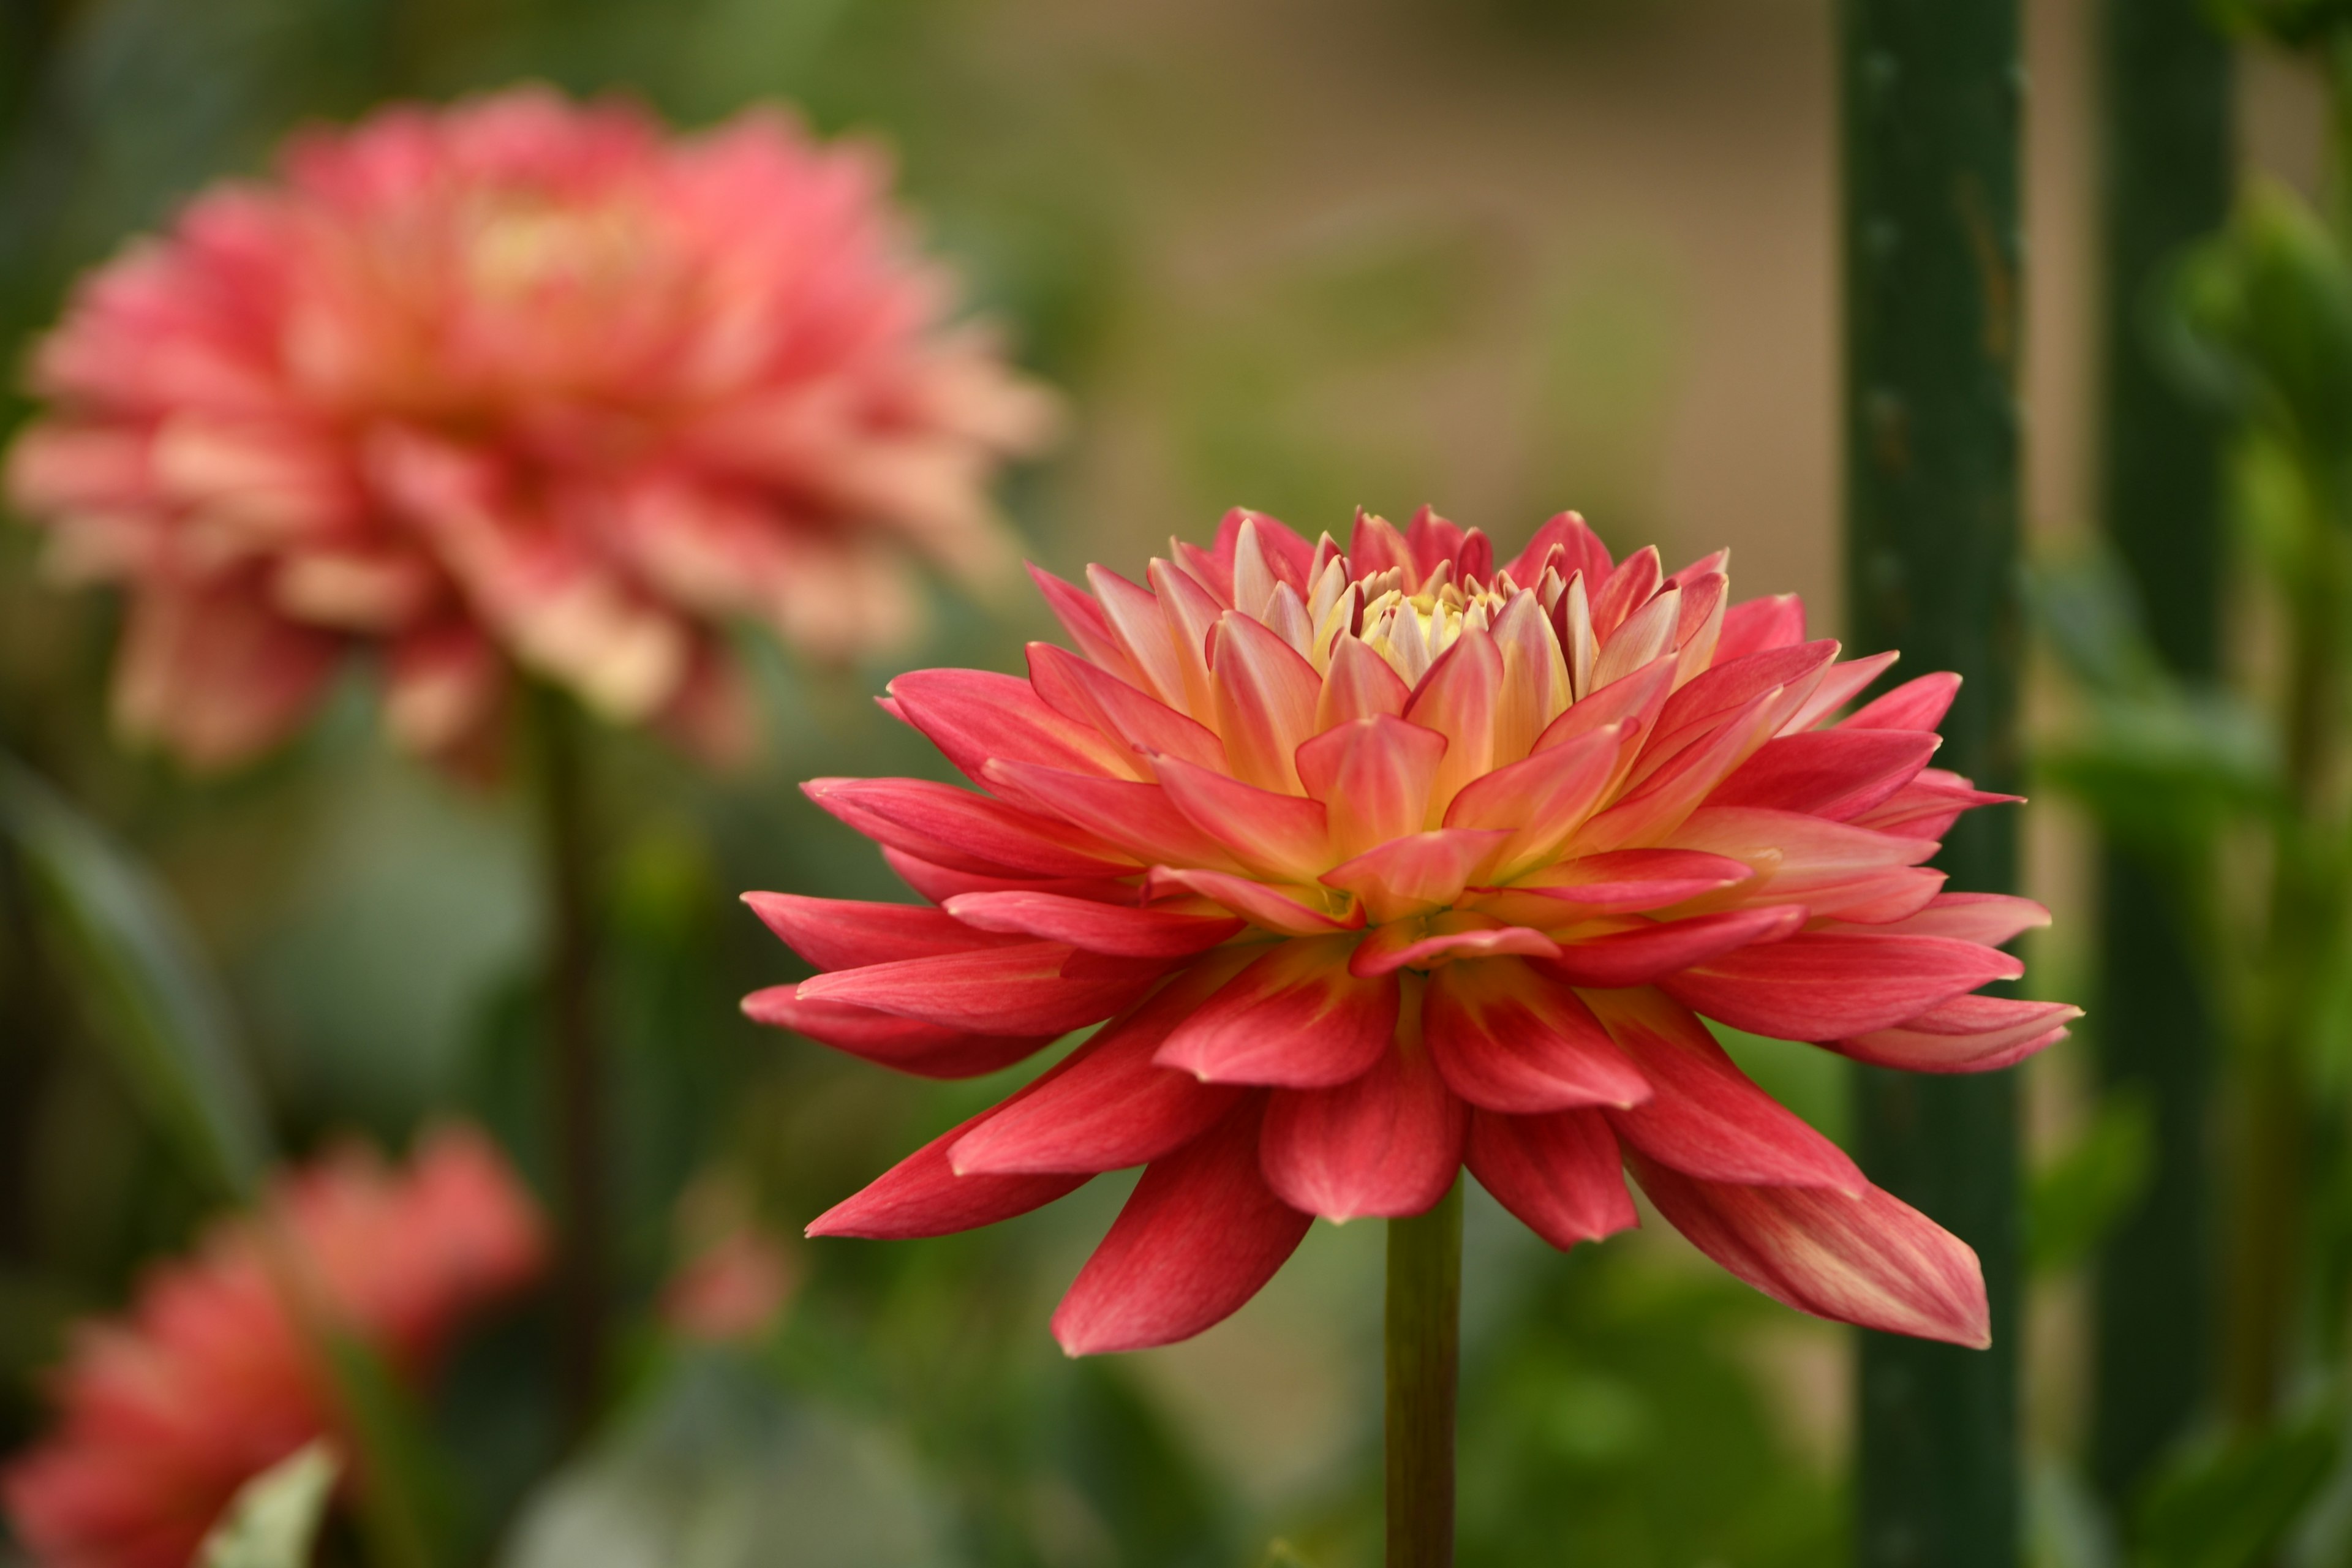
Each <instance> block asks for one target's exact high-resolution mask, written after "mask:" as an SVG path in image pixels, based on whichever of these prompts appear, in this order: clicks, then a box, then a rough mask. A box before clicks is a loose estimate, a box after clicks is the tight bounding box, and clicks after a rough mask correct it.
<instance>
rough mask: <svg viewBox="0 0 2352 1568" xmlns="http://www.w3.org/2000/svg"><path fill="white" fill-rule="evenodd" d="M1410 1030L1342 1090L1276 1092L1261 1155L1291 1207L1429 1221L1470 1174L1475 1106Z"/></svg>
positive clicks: (1341, 1216) (1339, 1216)
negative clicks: (1466, 1155) (1465, 1165)
mask: <svg viewBox="0 0 2352 1568" xmlns="http://www.w3.org/2000/svg"><path fill="white" fill-rule="evenodd" d="M1405 1017H1406V1023H1405V1025H1404V1026H1403V1027H1402V1028H1400V1029H1399V1030H1398V1032H1397V1033H1398V1038H1397V1041H1396V1043H1395V1044H1394V1045H1392V1046H1391V1047H1389V1049H1388V1050H1387V1051H1386V1052H1385V1053H1383V1054H1382V1056H1381V1059H1380V1061H1379V1062H1378V1063H1376V1064H1375V1065H1374V1066H1373V1068H1372V1069H1371V1071H1370V1072H1368V1073H1365V1074H1364V1075H1363V1076H1362V1077H1360V1078H1358V1079H1354V1080H1352V1081H1351V1082H1349V1083H1344V1084H1340V1085H1339V1086H1338V1087H1337V1088H1334V1089H1276V1090H1275V1091H1274V1093H1273V1094H1272V1095H1271V1096H1270V1097H1269V1098H1268V1100H1267V1102H1266V1112H1265V1131H1264V1133H1263V1135H1262V1136H1261V1138H1260V1141H1259V1144H1258V1157H1259V1160H1260V1162H1261V1165H1262V1168H1263V1169H1264V1171H1265V1179H1266V1184H1267V1185H1269V1186H1271V1187H1272V1188H1273V1189H1274V1191H1275V1194H1276V1196H1278V1197H1280V1198H1281V1199H1282V1201H1283V1202H1284V1203H1286V1204H1288V1205H1290V1206H1291V1207H1292V1208H1295V1209H1298V1210H1301V1211H1303V1212H1305V1213H1307V1214H1312V1215H1322V1216H1323V1217H1324V1218H1325V1219H1328V1220H1334V1221H1338V1220H1349V1219H1354V1218H1357V1217H1358V1216H1360V1215H1378V1216H1380V1217H1382V1218H1393V1217H1395V1216H1397V1215H1416V1214H1421V1213H1423V1211H1425V1210H1426V1209H1428V1207H1429V1206H1430V1205H1432V1204H1434V1203H1435V1202H1437V1200H1438V1199H1440V1198H1442V1197H1444V1195H1445V1192H1446V1189H1447V1188H1448V1187H1451V1186H1452V1185H1453V1184H1454V1174H1455V1173H1457V1172H1458V1171H1460V1170H1461V1168H1462V1142H1463V1137H1464V1134H1465V1131H1466V1130H1467V1128H1468V1123H1469V1112H1468V1108H1467V1107H1465V1105H1463V1103H1462V1102H1461V1101H1460V1100H1456V1099H1454V1096H1453V1094H1452V1093H1451V1092H1449V1091H1448V1090H1447V1089H1446V1087H1445V1080H1444V1079H1443V1078H1440V1077H1439V1076H1438V1072H1437V1068H1436V1065H1435V1064H1434V1063H1433V1062H1432V1061H1431V1060H1430V1059H1429V1053H1428V1052H1427V1051H1426V1050H1424V1049H1423V1048H1422V1045H1421V1042H1420V1041H1419V1040H1418V1039H1415V1038H1412V1036H1413V1035H1414V1034H1415V1033H1417V1031H1415V1030H1414V1029H1413V1028H1412V1024H1411V1018H1412V1013H1411V1012H1410V1011H1408V1012H1407V1013H1406V1015H1405Z"/></svg>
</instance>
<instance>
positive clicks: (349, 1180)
mask: <svg viewBox="0 0 2352 1568" xmlns="http://www.w3.org/2000/svg"><path fill="white" fill-rule="evenodd" d="M540 1258H541V1235H540V1221H539V1217H538V1215H537V1213H536V1211H535V1210H534V1209H533V1207H532V1205H531V1204H530V1199H529V1198H528V1197H527V1196H526V1195H525V1194H523V1192H522V1190H521V1189H520V1186H518V1185H517V1184H516V1182H515V1178H514V1176H513V1174H512V1173H510V1172H509V1169H508V1168H507V1166H506V1164H505V1163H504V1161H503V1160H501V1159H500V1157H499V1153H498V1152H497V1151H496V1150H495V1149H494V1148H493V1147H492V1146H491V1145H490V1144H489V1142H488V1141H487V1140H485V1139H484V1138H482V1137H481V1136H480V1135H479V1134H478V1133H476V1132H473V1131H465V1130H457V1129H449V1130H444V1131H439V1132H436V1133H434V1134H431V1135H429V1136H428V1137H427V1138H426V1139H425V1141H424V1142H422V1143H421V1144H420V1145H419V1147H418V1149H417V1151H416V1152H415V1157H414V1160H413V1162H412V1163H411V1167H410V1169H408V1170H407V1171H405V1172H395V1171H392V1170H388V1169H386V1168H385V1167H384V1165H383V1163H382V1162H381V1161H379V1160H377V1159H375V1158H374V1157H373V1156H372V1155H370V1154H368V1153H366V1152H362V1151H360V1150H357V1149H350V1150H345V1151H342V1152H339V1153H336V1154H334V1155H331V1156H330V1157H329V1158H327V1159H326V1160H325V1161H323V1162H321V1163H318V1164H316V1165H313V1166H311V1167H310V1168H309V1169H307V1170H304V1171H301V1172H299V1173H294V1174H291V1175H289V1176H287V1177H285V1178H283V1179H281V1181H280V1182H279V1183H278V1185H277V1187H276V1189H275V1191H274V1192H273V1193H272V1194H271V1196H270V1199H269V1204H268V1216H267V1217H266V1218H265V1219H260V1220H256V1219H251V1218H241V1219H233V1220H229V1221H226V1222H225V1223H223V1224H222V1225H220V1226H216V1227H215V1228H214V1230H213V1231H212V1232H211V1233H210V1234H209V1235H208V1236H206V1237H205V1240H204V1243H203V1245H202V1246H201V1247H200V1248H199V1249H198V1251H197V1254H196V1256H195V1257H194V1258H191V1259H188V1260H185V1261H182V1262H177V1263H173V1264H168V1265H165V1266H163V1267H162V1268H157V1269H156V1270H154V1272H153V1273H152V1275H151V1276H150V1277H149V1278H148V1279H147V1280H146V1282H145V1284H144V1285H143V1286H142V1289H141V1291H140V1298H139V1302H138V1305H137V1306H136V1307H135V1308H134V1309H133V1310H132V1311H131V1315H130V1316H129V1317H127V1318H124V1319H119V1320H114V1321H105V1322H97V1323H89V1324H85V1325H83V1326H82V1327H80V1328H79V1330H78V1331H76V1336H75V1340H74V1344H73V1348H72V1352H71V1354H70V1355H69V1357H68V1361H67V1363H66V1364H65V1366H64V1367H63V1368H62V1369H60V1371H59V1373H58V1375H57V1379H56V1384H55V1398H56V1401H57V1404H58V1411H59V1415H60V1420H59V1424H58V1429H57V1431H56V1432H55V1433H54V1434H53V1435H51V1436H49V1437H48V1438H47V1441H46V1442H44V1443H43V1444H41V1445H40V1446H39V1447H36V1448H34V1449H33V1450H32V1451H30V1452H29V1453H27V1454H26V1455H25V1456H24V1457H23V1458H19V1459H17V1460H16V1462H15V1463H14V1464H12V1465H11V1466H10V1467H9V1468H7V1469H6V1470H5V1473H0V1500H5V1502H6V1505H7V1510H8V1516H9V1519H10V1520H11V1521H12V1522H13V1523H14V1524H15V1526H16V1533H17V1536H18V1538H19V1539H20V1540H21V1542H23V1544H24V1546H25V1547H26V1550H27V1551H28V1552H31V1553H32V1557H33V1560H34V1561H35V1562H36V1563H40V1564H41V1565H42V1568H187V1563H189V1562H190V1560H191V1559H192V1558H193V1556H194V1553H195V1552H196V1549H197V1547H198V1545H199V1543H200V1542H202V1541H203V1539H204V1536H205V1532H206V1531H208V1530H209V1529H210V1528H211V1527H212V1525H213V1523H214V1522H215V1520H216V1519H217V1518H218V1516H219V1514H220V1512H221V1510H223V1509H224V1508H225V1507H226V1505H227V1503H228V1501H229V1500H230V1499H231V1498H232V1497H233V1496H234V1495H235V1494H236V1490H237V1489H238V1488H239V1487H240V1486H242V1485H243V1484H244V1483H245V1482H246V1481H247V1480H248V1479H251V1478H253V1477H254V1476H256V1475H258V1474H260V1473H261V1472H262V1471H264V1470H266V1469H268V1468H270V1467H271V1466H272V1465H275V1464H276V1463H278V1461H279V1460H281V1459H283V1458H286V1457H287V1456H288V1455H289V1454H291V1453H293V1452H294V1451H295V1450H296V1449H298V1448H300V1447H303V1446H304V1445H305V1444H307V1443H310V1441H312V1440H313V1439H315V1438H317V1437H318V1436H320V1435H321V1434H322V1433H330V1432H332V1431H333V1430H334V1429H335V1428H336V1426H337V1425H338V1418H337V1415H336V1412H335V1405H334V1396H333V1394H332V1393H331V1388H330V1380H329V1374H328V1373H327V1371H326V1369H325V1368H324V1366H323V1365H321V1364H320V1360H319V1358H318V1356H317V1355H316V1354H315V1353H314V1352H313V1349H312V1344H311V1341H310V1333H309V1331H307V1328H306V1324H305V1322H304V1313H305V1312H306V1311H317V1312H319V1313H321V1314H324V1315H326V1316H327V1318H328V1320H329V1321H333V1322H336V1323H338V1324H340V1325H341V1327H342V1328H344V1329H346V1330H348V1331H351V1332H352V1333H353V1334H355V1335H357V1336H358V1337H359V1338H360V1339H361V1340H362V1342H365V1343H366V1344H368V1345H369V1346H370V1347H372V1348H373V1350H375V1351H376V1352H378V1353H379V1354H381V1355H382V1356H383V1357H384V1358H385V1360H386V1362H387V1363H389V1365H390V1366H391V1367H392V1369H393V1370H394V1372H395V1373H398V1374H400V1375H401V1376H403V1377H404V1379H406V1380H408V1381H410V1382H412V1383H415V1382H420V1381H422V1380H424V1379H425V1377H426V1376H427V1375H429V1373H431V1371H432V1370H433V1367H434V1363H435V1362H436V1359H437V1358H438V1356H439V1354H440V1352H442V1350H443V1349H444V1347H445V1346H446V1345H447V1344H448V1342H450V1340H451V1339H452V1338H453V1337H454V1335H455V1333H456V1331H457V1329H458V1327H459V1326H460V1324H462V1323H463V1322H464V1321H465V1320H466V1319H467V1317H468V1316H470V1315H472V1314H474V1313H476V1312H478V1311H479V1310H481V1309H482V1308H484V1307H485V1306H488V1305H489V1304H490V1303H492V1302H494V1301H496V1300H499V1299H500V1298H502V1297H505V1296H508V1295H509V1294H511V1293H512V1292H513V1291H515V1290H516V1289H518V1288H520V1286H522V1285H524V1284H525V1283H527V1282H528V1281H529V1280H530V1279H531V1278H532V1277H533V1276H534V1275H535V1274H536V1273H537V1272H538V1270H539V1267H540ZM298 1292H300V1293H307V1295H308V1298H309V1300H308V1301H307V1302H306V1303H305V1305H304V1307H303V1309H301V1310H297V1308H296V1307H295V1305H294V1304H293V1302H292V1301H291V1300H289V1297H290V1296H293V1295H295V1294H296V1293H298Z"/></svg>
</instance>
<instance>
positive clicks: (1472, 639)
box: [1404, 626, 1503, 817]
mask: <svg viewBox="0 0 2352 1568" xmlns="http://www.w3.org/2000/svg"><path fill="white" fill-rule="evenodd" d="M1502 685H1503V651H1502V649H1500V648H1499V647H1496V646H1495V638H1494V636H1493V634H1492V633H1490V632H1487V631H1485V630H1483V629H1481V628H1479V627H1476V626H1472V627H1469V628H1468V629H1466V630H1465V631H1464V632H1463V634H1462V635H1461V636H1460V637H1456V638H1455V639H1454V646H1453V647H1449V648H1447V649H1446V650H1445V651H1444V653H1442V654H1440V655H1438V656H1437V662H1436V663H1434V664H1433V665H1431V666H1430V667H1429V673H1428V674H1426V675H1424V676H1423V677H1422V678H1421V684H1420V685H1419V686H1417V687H1415V688H1414V689H1413V693H1412V701H1410V702H1408V703H1406V704H1405V710H1404V717H1405V721H1406V722H1407V723H1411V724H1418V725H1420V726H1421V727H1422V728H1423V729H1424V730H1434V731H1437V732H1438V733H1439V734H1441V735H1443V736H1444V737H1445V742H1446V744H1445V755H1444V758H1443V759H1442V760H1441V761H1440V762H1439V763H1438V766H1437V782H1436V783H1435V784H1433V785H1432V786H1431V788H1430V798H1429V805H1430V809H1431V810H1432V811H1433V812H1436V813H1438V814H1440V816H1441V817H1442V816H1443V814H1444V811H1445V809H1446V807H1448V806H1449V805H1452V804H1453V802H1454V795H1455V794H1456V793H1457V792H1459V791H1460V790H1461V789H1462V787H1463V786H1464V785H1465V784H1468V783H1469V782H1470V781H1471V780H1473V779H1475V778H1479V777H1482V776H1484V775H1485V774H1486V773H1489V772H1490V771H1492V770H1493V768H1494V765H1495V712H1496V703H1497V701H1498V700H1499V698H1500V693H1501V690H1502Z"/></svg>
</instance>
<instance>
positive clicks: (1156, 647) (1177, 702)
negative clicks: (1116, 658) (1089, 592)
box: [1074, 566, 1198, 710]
mask: <svg viewBox="0 0 2352 1568" xmlns="http://www.w3.org/2000/svg"><path fill="white" fill-rule="evenodd" d="M1087 586H1088V587H1090V588H1092V589H1093V590H1094V591H1095V602H1096V603H1097V605H1099V606H1100V607H1101V610H1102V618H1103V625H1104V626H1105V627H1106V629H1108V631H1109V633H1110V635H1111V637H1112V638H1113V639H1114V640H1115V641H1116V642H1117V643H1118V648H1119V655H1120V662H1121V663H1123V664H1125V665H1126V666H1127V667H1128V668H1130V669H1132V670H1134V671H1135V672H1136V673H1137V674H1138V675H1139V676H1140V677H1141V679H1140V680H1139V681H1138V682H1137V683H1136V684H1138V685H1139V686H1141V687H1142V688H1143V689H1145V690H1147V691H1149V692H1150V693H1151V695H1153V696H1154V697H1157V698H1159V699H1160V701H1162V702H1165V703H1167V704H1168V705H1169V706H1170V707H1171V708H1175V709H1179V710H1189V709H1191V706H1192V703H1191V693H1190V690H1189V689H1188V688H1187V686H1186V684H1185V668H1184V663H1183V661H1182V660H1181V658H1179V656H1178V653H1177V648H1176V645H1175V642H1174V640H1173V639H1171V637H1169V635H1168V622H1167V620H1166V618H1165V617H1164V616H1161V614H1160V601H1159V600H1158V599H1157V598H1156V597H1154V596H1153V595H1152V592H1151V590H1150V589H1149V588H1143V587H1139V586H1137V585H1136V584H1133V583H1130V582H1129V581H1128V580H1127V579H1126V578H1124V577H1122V576H1120V575H1119V574H1118V573H1116V572H1113V571H1111V570H1110V569H1109V568H1108V567H1104V566H1089V567H1087ZM1074 635H1075V634H1074ZM1194 657H1195V658H1197V657H1198V654H1197V652H1196V654H1195V656H1194Z"/></svg>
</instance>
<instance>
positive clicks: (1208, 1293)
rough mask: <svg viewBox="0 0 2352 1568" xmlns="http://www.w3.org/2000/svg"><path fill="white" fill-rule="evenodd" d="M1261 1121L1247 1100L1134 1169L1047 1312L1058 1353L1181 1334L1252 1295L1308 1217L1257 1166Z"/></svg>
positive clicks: (1091, 1351)
mask: <svg viewBox="0 0 2352 1568" xmlns="http://www.w3.org/2000/svg"><path fill="white" fill-rule="evenodd" d="M1262 1120H1263V1110H1262V1107H1261V1103H1260V1102H1259V1101H1257V1100H1255V1098H1254V1099H1253V1100H1250V1101H1246V1102H1244V1104H1243V1105H1241V1106H1239V1107H1237V1108H1236V1109H1234V1110H1233V1111H1231V1112H1229V1113H1227V1115H1226V1117H1225V1120H1224V1121H1223V1123H1221V1124H1220V1125H1219V1126H1218V1127H1217V1128H1216V1129H1214V1130H1213V1131H1210V1132H1207V1133H1204V1134H1203V1135H1202V1136H1201V1137H1200V1138H1197V1139H1195V1140H1194V1141H1193V1142H1192V1143H1190V1144H1188V1145H1186V1146H1185V1147H1184V1148H1182V1149H1181V1150H1179V1151H1177V1152H1175V1153H1173V1154H1171V1155H1170V1156H1168V1157H1167V1158H1166V1159H1163V1160H1157V1161H1154V1162H1153V1163H1152V1164H1151V1166H1150V1169H1148V1170H1146V1171H1145V1172H1144V1173H1143V1180H1141V1181H1140V1182H1139V1183H1137V1184H1136V1187H1135V1192H1134V1193H1133V1194H1132V1195H1130V1196H1129V1198H1128V1200H1127V1206H1126V1207H1125V1208H1123V1209H1121V1210H1119V1213H1118V1219H1117V1220H1116V1221H1115V1222H1113V1224H1112V1226H1111V1227H1110V1234H1109V1235H1108V1236H1106V1237H1103V1240H1102V1245H1101V1246H1100V1247H1097V1248H1095V1253H1094V1256H1093V1257H1091V1258H1087V1265H1086V1267H1085V1268H1082V1269H1080V1270H1079V1271H1078V1277H1077V1279H1076V1281H1075V1282H1074V1283H1073V1284H1072V1285H1071V1286H1070V1292H1069V1294H1068V1295H1066V1296H1065V1297H1063V1298H1062V1304H1061V1306H1060V1307H1059V1308H1057V1309H1056V1310H1055V1313H1054V1337H1055V1339H1056V1340H1058V1341H1060V1342H1061V1345H1062V1348H1063V1349H1064V1350H1065V1351H1066V1352H1069V1353H1070V1354H1072V1355H1095V1354H1098V1353H1100V1352H1105V1351H1129V1350H1143V1349H1145V1348H1147V1347H1149V1346H1151V1345H1164V1344H1169V1343H1172V1342H1175V1341H1177V1340H1182V1339H1190V1338H1191V1337H1192V1335H1194V1334H1197V1333H1199V1332H1200V1331H1202V1330H1203V1329H1205V1328H1208V1327H1209V1326H1211V1325H1212V1324H1213V1323H1217V1322H1219V1321H1223V1319H1225V1318H1227V1317H1229V1316H1231V1315H1232V1314H1233V1312H1234V1310H1236V1309H1238V1308H1239V1307H1240V1306H1241V1304H1242V1303H1243V1302H1244V1301H1246V1300H1249V1299H1250V1298H1251V1297H1252V1296H1255V1295H1256V1294H1257V1293H1258V1289H1259V1288H1260V1287H1262V1286H1263V1285H1265V1282H1266V1281H1267V1280H1268V1279H1273V1278H1274V1272H1275V1270H1276V1269H1277V1268H1281V1267H1282V1265H1283V1263H1284V1262H1285V1261H1286V1259H1287V1258H1289V1257H1290V1255H1291V1254H1292V1253H1293V1252H1295V1251H1297V1247H1298V1243H1299V1240H1300V1238H1301V1237H1304V1236H1306V1234H1307V1226H1309V1225H1311V1224H1313V1223H1314V1222H1313V1220H1312V1219H1311V1218H1310V1217H1309V1216H1308V1215H1303V1214H1301V1213H1299V1212H1298V1211H1297V1209H1294V1208H1292V1207H1290V1206H1289V1205H1287V1204H1285V1203H1284V1202H1283V1201H1282V1200H1281V1199H1280V1198H1277V1197H1276V1196H1275V1195H1274V1192H1273V1189H1271V1188H1269V1187H1268V1186H1267V1185H1266V1184H1265V1177H1264V1176H1263V1175H1261V1174H1260V1173H1259V1172H1258V1160H1257V1145H1258V1126H1259V1123H1260V1121H1262ZM1004 1179H1008V1180H1017V1179H1020V1178H1004ZM1029 1179H1031V1180H1041V1179H1044V1178H1029Z"/></svg>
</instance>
